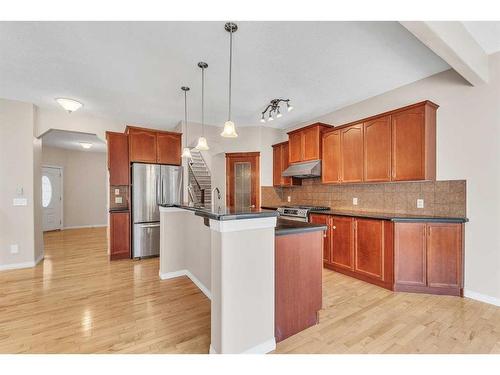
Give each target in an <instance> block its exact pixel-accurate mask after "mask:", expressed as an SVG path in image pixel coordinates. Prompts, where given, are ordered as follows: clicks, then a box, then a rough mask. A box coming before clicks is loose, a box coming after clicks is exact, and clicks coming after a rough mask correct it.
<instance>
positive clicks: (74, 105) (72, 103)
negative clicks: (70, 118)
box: [56, 98, 83, 113]
mask: <svg viewBox="0 0 500 375" xmlns="http://www.w3.org/2000/svg"><path fill="white" fill-rule="evenodd" d="M56 102H57V103H58V104H59V105H60V106H61V107H63V108H64V109H65V110H66V111H68V113H71V112H75V111H76V110H78V109H80V108H81V107H83V104H82V103H80V102H79V101H77V100H74V99H68V98H56Z"/></svg>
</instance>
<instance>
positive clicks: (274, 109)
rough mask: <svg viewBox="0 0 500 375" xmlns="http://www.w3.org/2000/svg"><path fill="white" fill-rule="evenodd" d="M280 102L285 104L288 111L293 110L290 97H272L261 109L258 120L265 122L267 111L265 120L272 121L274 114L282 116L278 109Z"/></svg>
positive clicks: (277, 116) (278, 116)
mask: <svg viewBox="0 0 500 375" xmlns="http://www.w3.org/2000/svg"><path fill="white" fill-rule="evenodd" d="M281 103H285V104H286V109H287V111H288V112H290V111H291V110H293V106H291V105H290V99H273V100H271V101H270V102H269V104H268V105H267V107H266V109H264V110H263V111H262V116H261V117H260V122H266V112H268V119H267V121H273V120H274V116H276V118H280V117H282V116H283V115H282V114H281V111H280V104H281Z"/></svg>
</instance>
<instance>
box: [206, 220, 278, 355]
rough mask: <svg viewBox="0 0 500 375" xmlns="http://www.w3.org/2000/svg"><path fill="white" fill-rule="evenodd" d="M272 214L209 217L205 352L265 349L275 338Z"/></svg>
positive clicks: (274, 343)
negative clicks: (208, 340) (208, 341)
mask: <svg viewBox="0 0 500 375" xmlns="http://www.w3.org/2000/svg"><path fill="white" fill-rule="evenodd" d="M275 226H276V217H265V218H254V219H241V220H223V221H218V220H212V219H210V229H211V247H212V283H211V292H212V301H211V309H212V310H211V344H210V353H220V354H225V353H268V352H270V351H272V350H274V349H275V348H276V341H275V338H274V228H275Z"/></svg>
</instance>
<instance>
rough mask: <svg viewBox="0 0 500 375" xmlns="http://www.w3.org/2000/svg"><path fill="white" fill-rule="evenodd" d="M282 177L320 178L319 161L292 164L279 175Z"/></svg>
mask: <svg viewBox="0 0 500 375" xmlns="http://www.w3.org/2000/svg"><path fill="white" fill-rule="evenodd" d="M281 175H282V176H283V177H295V178H313V177H320V176H321V160H312V161H306V162H302V163H293V164H291V165H290V166H289V167H288V168H287V169H285V170H284V171H283V173H282V174H281Z"/></svg>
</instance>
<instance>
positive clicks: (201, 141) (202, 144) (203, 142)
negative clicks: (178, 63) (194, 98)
mask: <svg viewBox="0 0 500 375" xmlns="http://www.w3.org/2000/svg"><path fill="white" fill-rule="evenodd" d="M198 67H199V68H201V137H200V138H198V144H197V145H196V149H197V150H200V151H207V150H210V147H208V142H207V139H206V138H205V69H206V68H208V64H207V63H205V62H203V61H200V62H199V63H198Z"/></svg>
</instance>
